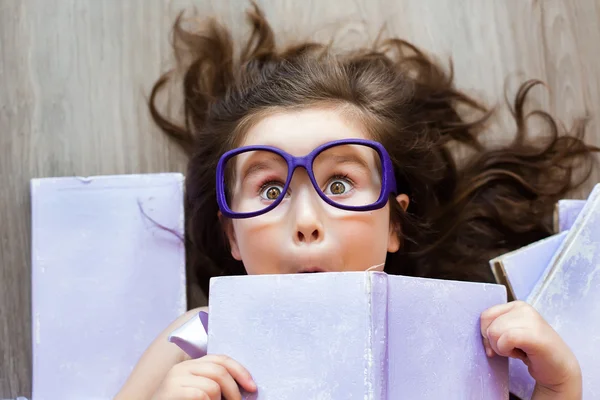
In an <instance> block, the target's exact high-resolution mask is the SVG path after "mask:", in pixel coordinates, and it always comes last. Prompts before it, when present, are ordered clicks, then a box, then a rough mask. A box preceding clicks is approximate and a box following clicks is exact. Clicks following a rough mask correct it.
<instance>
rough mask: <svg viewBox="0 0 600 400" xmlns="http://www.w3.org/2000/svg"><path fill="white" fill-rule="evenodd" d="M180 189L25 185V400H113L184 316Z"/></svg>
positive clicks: (129, 184) (90, 181)
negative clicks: (28, 257) (28, 308)
mask: <svg viewBox="0 0 600 400" xmlns="http://www.w3.org/2000/svg"><path fill="white" fill-rule="evenodd" d="M182 182H183V177H182V175H180V174H160V175H124V176H105V177H94V178H46V179H34V180H32V182H31V197H32V227H31V229H32V318H33V321H32V336H33V400H56V399H61V400H71V399H72V400H82V399H112V398H113V397H114V395H115V394H116V392H117V391H118V390H119V388H120V387H121V385H122V384H123V383H124V381H125V379H126V378H127V377H128V375H129V374H130V373H131V371H132V369H133V367H134V365H135V364H136V362H137V360H138V358H139V357H140V355H141V354H142V353H143V351H144V350H145V349H146V348H147V347H148V345H149V344H150V343H151V342H152V340H154V338H156V336H157V335H158V334H159V333H160V332H161V331H162V330H163V329H164V328H165V327H166V326H168V324H169V323H171V322H172V321H173V320H174V319H175V318H177V317H178V316H179V315H181V314H182V313H183V312H185V309H186V301H185V259H184V247H183V244H182V242H181V239H180V238H179V237H177V235H176V234H174V233H171V232H168V231H166V230H165V229H163V228H161V227H159V226H157V225H156V223H158V224H160V225H162V226H163V227H165V228H169V229H172V230H174V231H175V232H182V231H183V226H182V225H183V196H182ZM153 221H154V222H153Z"/></svg>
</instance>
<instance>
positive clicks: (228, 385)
mask: <svg viewBox="0 0 600 400" xmlns="http://www.w3.org/2000/svg"><path fill="white" fill-rule="evenodd" d="M190 373H191V374H193V376H192V377H189V378H196V377H203V378H208V379H211V380H212V381H214V382H216V383H217V384H218V385H219V387H220V392H221V394H222V395H223V396H225V398H226V399H227V400H242V395H241V393H240V389H239V388H238V384H237V383H236V381H235V380H234V379H233V377H232V376H231V374H230V373H229V371H228V370H227V369H226V368H225V367H223V366H222V365H220V364H216V363H212V362H205V363H200V364H196V365H193V366H192V367H191V368H190Z"/></svg>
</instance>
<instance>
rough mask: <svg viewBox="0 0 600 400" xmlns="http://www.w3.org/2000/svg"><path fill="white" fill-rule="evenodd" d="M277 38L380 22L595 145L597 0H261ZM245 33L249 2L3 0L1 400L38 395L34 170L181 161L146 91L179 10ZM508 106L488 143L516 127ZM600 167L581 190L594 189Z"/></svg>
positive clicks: (469, 82)
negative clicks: (584, 125)
mask: <svg viewBox="0 0 600 400" xmlns="http://www.w3.org/2000/svg"><path fill="white" fill-rule="evenodd" d="M258 3H259V4H260V5H261V6H262V8H263V9H264V10H265V12H266V14H267V17H268V18H269V20H270V21H271V23H272V25H273V27H274V29H275V31H276V32H277V33H278V40H280V43H283V42H286V41H294V40H296V41H297V40H302V39H305V38H309V37H312V38H316V39H321V40H328V39H329V38H331V37H332V35H333V36H335V37H336V41H337V42H338V43H339V44H340V45H342V46H355V45H357V44H364V43H368V42H369V41H370V40H373V39H374V38H375V37H376V36H377V33H378V32H379V30H380V29H381V28H382V27H383V26H384V25H385V27H386V30H387V32H388V33H389V34H391V35H398V36H400V37H402V38H405V39H408V40H410V41H412V42H414V43H415V44H417V45H418V46H421V47H423V48H424V49H426V50H429V51H430V52H432V53H434V54H436V55H437V56H439V57H440V59H442V60H445V59H448V58H450V57H451V58H452V59H453V61H454V65H455V72H456V81H457V84H458V85H459V86H460V87H462V88H465V89H467V90H469V91H470V92H472V93H474V94H476V95H477V96H479V97H480V98H482V99H485V100H486V101H487V102H488V103H490V104H495V103H498V102H502V99H503V95H504V90H505V84H506V83H507V78H509V79H508V88H509V92H510V90H511V88H512V89H513V90H514V88H515V87H516V85H517V84H518V83H519V82H520V81H522V80H523V79H525V78H539V79H542V80H545V81H546V82H548V83H549V85H550V88H551V90H550V91H547V92H544V91H543V90H537V91H536V102H537V103H538V104H539V105H541V106H544V107H548V109H549V110H551V111H553V112H555V113H557V115H559V116H560V117H561V118H562V119H564V120H565V121H566V122H567V123H569V122H571V121H573V120H574V119H576V118H578V117H581V116H583V115H586V113H589V115H590V117H591V122H590V135H589V137H588V140H589V141H590V142H591V143H593V144H596V145H599V146H600V134H598V127H599V125H598V122H597V115H596V114H597V110H599V109H600V67H599V65H600V58H599V56H598V52H597V43H598V42H600V25H599V24H598V22H597V21H598V20H599V19H600V0H578V1H568V0H545V1H539V0H527V1H523V0H506V1H495V2H491V1H488V2H485V1H480V0H465V1H460V2H457V1H454V0H353V1H344V0H335V1H333V0H332V1H328V2H324V1H317V0H307V1H302V2H300V1H294V0H281V1H280V0H262V1H259V2H258ZM192 6H194V7H195V8H196V10H197V14H198V15H199V16H208V15H216V16H218V17H219V18H220V19H221V20H222V21H223V22H224V23H226V24H228V25H229V26H231V27H232V31H233V34H234V36H235V37H243V36H244V35H245V33H247V29H248V28H247V27H246V26H245V25H244V24H242V23H240V22H241V21H243V18H244V15H243V13H244V10H245V9H246V8H247V6H248V2H247V1H245V0H220V1H216V0H215V1H201V0H196V1H192V0H173V1H166V0H101V1H100V0H98V1H96V0H0V398H7V397H8V398H12V397H16V396H19V395H20V396H31V378H30V376H31V349H30V340H31V334H30V319H31V318H30V317H31V315H30V306H31V302H30V296H31V293H30V260H29V259H30V231H29V225H30V209H29V207H30V201H29V188H28V182H29V180H30V179H31V178H34V177H45V176H67V175H83V176H86V175H104V174H126V173H146V172H162V171H182V172H183V171H185V159H184V157H183V156H182V154H180V152H179V151H178V150H177V149H176V148H175V147H174V146H173V145H172V144H170V143H169V142H168V141H167V140H166V139H165V138H164V137H163V136H161V134H160V133H159V132H158V130H157V129H156V128H155V127H154V126H153V124H152V123H151V121H150V119H149V116H148V112H147V109H146V105H145V101H146V97H147V95H148V93H149V89H150V87H151V84H152V83H153V82H154V81H155V80H156V79H157V77H158V76H159V75H160V73H161V72H163V71H165V70H166V68H167V66H168V65H169V64H170V61H171V58H170V57H171V53H170V49H169V41H168V40H169V31H170V27H171V24H172V22H173V20H174V18H175V16H176V15H177V13H178V12H179V11H180V10H183V9H187V10H190V9H191V7H192ZM503 116H506V114H501V116H500V117H499V118H498V121H497V122H498V124H497V126H494V127H493V128H492V129H491V130H490V133H489V135H488V136H489V140H492V141H496V140H498V141H502V140H506V139H508V138H509V136H510V132H511V130H512V125H511V121H510V119H508V118H504V117H503ZM599 180H600V172H598V171H596V172H595V173H594V176H593V179H592V181H590V183H589V184H588V185H587V186H586V187H585V188H584V189H583V190H582V191H581V193H578V196H579V197H582V196H585V195H586V194H587V193H589V190H590V188H591V184H592V183H593V181H599Z"/></svg>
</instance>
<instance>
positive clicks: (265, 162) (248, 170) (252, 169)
mask: <svg viewBox="0 0 600 400" xmlns="http://www.w3.org/2000/svg"><path fill="white" fill-rule="evenodd" d="M256 157H257V156H254V157H250V158H249V160H248V161H246V162H245V164H248V163H249V164H250V165H249V166H245V165H244V167H245V169H244V170H243V171H242V181H244V180H246V178H248V176H250V175H253V174H255V173H257V172H259V171H262V170H265V169H269V168H271V167H272V164H273V162H275V164H277V165H285V169H286V170H287V168H288V167H287V163H286V162H285V160H283V159H282V158H281V157H280V156H278V155H275V154H270V155H269V156H268V158H267V159H261V160H257V161H252V158H256Z"/></svg>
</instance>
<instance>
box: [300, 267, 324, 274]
mask: <svg viewBox="0 0 600 400" xmlns="http://www.w3.org/2000/svg"><path fill="white" fill-rule="evenodd" d="M317 272H325V270H324V269H322V268H319V267H311V268H305V269H303V270H301V271H298V273H300V274H315V273H317Z"/></svg>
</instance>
